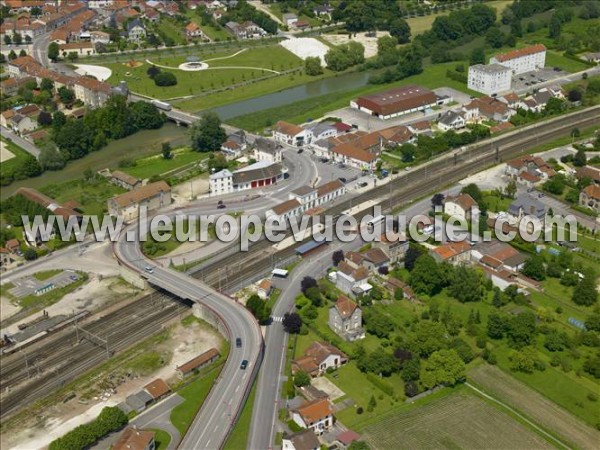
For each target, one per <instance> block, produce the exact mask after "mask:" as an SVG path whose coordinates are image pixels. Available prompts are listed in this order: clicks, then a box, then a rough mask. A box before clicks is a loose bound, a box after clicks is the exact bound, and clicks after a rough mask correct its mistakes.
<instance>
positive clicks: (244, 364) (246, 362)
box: [240, 359, 248, 370]
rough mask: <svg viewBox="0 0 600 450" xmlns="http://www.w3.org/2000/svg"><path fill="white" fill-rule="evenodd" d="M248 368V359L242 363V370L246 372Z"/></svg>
mask: <svg viewBox="0 0 600 450" xmlns="http://www.w3.org/2000/svg"><path fill="white" fill-rule="evenodd" d="M246 367H248V360H247V359H244V360H243V361H242V364H240V369H242V370H246Z"/></svg>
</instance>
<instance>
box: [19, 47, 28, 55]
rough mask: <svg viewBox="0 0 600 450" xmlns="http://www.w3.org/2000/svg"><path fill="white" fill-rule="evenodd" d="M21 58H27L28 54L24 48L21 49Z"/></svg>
mask: <svg viewBox="0 0 600 450" xmlns="http://www.w3.org/2000/svg"><path fill="white" fill-rule="evenodd" d="M19 56H20V57H21V56H27V52H26V51H25V49H24V48H22V49H21V51H20V52H19Z"/></svg>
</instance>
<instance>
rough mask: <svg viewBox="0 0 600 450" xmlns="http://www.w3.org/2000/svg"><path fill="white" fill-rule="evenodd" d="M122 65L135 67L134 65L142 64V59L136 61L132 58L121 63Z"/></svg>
mask: <svg viewBox="0 0 600 450" xmlns="http://www.w3.org/2000/svg"><path fill="white" fill-rule="evenodd" d="M123 65H124V66H127V67H129V68H130V69H135V68H136V67H140V66H143V65H144V63H143V62H142V61H136V60H135V59H132V60H131V61H127V62H126V63H123Z"/></svg>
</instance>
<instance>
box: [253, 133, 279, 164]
mask: <svg viewBox="0 0 600 450" xmlns="http://www.w3.org/2000/svg"><path fill="white" fill-rule="evenodd" d="M282 154H283V147H282V146H281V145H278V144H277V143H275V142H274V141H272V140H271V139H265V138H261V137H259V138H256V140H255V141H254V159H256V160H257V161H267V162H270V163H281V162H282V160H283V155H282Z"/></svg>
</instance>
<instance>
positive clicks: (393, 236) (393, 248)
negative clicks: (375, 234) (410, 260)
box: [373, 233, 408, 264]
mask: <svg viewBox="0 0 600 450" xmlns="http://www.w3.org/2000/svg"><path fill="white" fill-rule="evenodd" d="M373 248H379V249H381V250H383V252H384V253H385V254H386V255H387V257H388V258H389V262H390V264H396V263H397V262H398V261H400V260H402V259H404V255H406V252H407V251H408V239H406V235H405V234H404V233H383V234H382V235H381V237H380V239H379V240H377V241H374V242H373Z"/></svg>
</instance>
